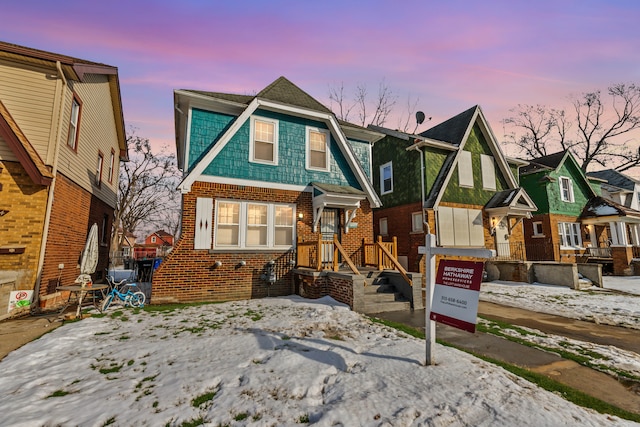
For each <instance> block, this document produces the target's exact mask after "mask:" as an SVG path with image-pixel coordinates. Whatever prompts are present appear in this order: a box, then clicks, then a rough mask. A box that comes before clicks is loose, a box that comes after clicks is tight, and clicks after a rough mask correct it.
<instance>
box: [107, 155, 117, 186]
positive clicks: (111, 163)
mask: <svg viewBox="0 0 640 427" xmlns="http://www.w3.org/2000/svg"><path fill="white" fill-rule="evenodd" d="M115 165H116V153H115V152H114V151H113V150H111V157H110V158H109V175H108V176H109V183H112V182H113V168H114V167H115Z"/></svg>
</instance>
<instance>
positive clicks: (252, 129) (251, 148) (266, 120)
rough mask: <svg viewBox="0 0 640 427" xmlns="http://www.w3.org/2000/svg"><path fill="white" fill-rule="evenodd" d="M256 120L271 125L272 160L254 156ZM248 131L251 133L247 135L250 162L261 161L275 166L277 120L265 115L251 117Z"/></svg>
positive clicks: (276, 159)
mask: <svg viewBox="0 0 640 427" xmlns="http://www.w3.org/2000/svg"><path fill="white" fill-rule="evenodd" d="M256 122H263V123H269V124H272V125H273V139H274V141H273V161H269V160H264V159H256V158H255V143H256V132H255V131H256ZM249 128H250V129H249V132H250V133H251V134H250V136H249V139H250V141H251V142H250V144H249V161H250V162H252V163H261V164H264V165H273V166H277V165H278V141H279V137H278V134H279V131H278V128H279V122H278V120H274V119H269V118H266V117H255V116H253V117H251V124H250V127H249ZM259 142H267V143H271V142H269V141H259Z"/></svg>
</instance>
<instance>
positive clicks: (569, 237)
mask: <svg viewBox="0 0 640 427" xmlns="http://www.w3.org/2000/svg"><path fill="white" fill-rule="evenodd" d="M558 233H559V234H560V244H561V246H563V247H570V248H580V247H582V236H580V224H579V223H577V222H559V223H558Z"/></svg>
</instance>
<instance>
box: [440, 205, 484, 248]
mask: <svg viewBox="0 0 640 427" xmlns="http://www.w3.org/2000/svg"><path fill="white" fill-rule="evenodd" d="M438 243H439V244H440V245H442V246H463V247H465V246H471V247H483V246H484V225H483V221H482V211H481V210H479V209H462V208H450V207H447V206H440V207H439V208H438Z"/></svg>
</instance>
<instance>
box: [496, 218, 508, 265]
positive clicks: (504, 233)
mask: <svg viewBox="0 0 640 427" xmlns="http://www.w3.org/2000/svg"><path fill="white" fill-rule="evenodd" d="M507 221H508V219H507V218H502V220H501V221H500V222H499V223H498V225H497V226H496V252H497V253H498V257H502V258H511V246H510V245H509V223H508V222H507Z"/></svg>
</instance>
